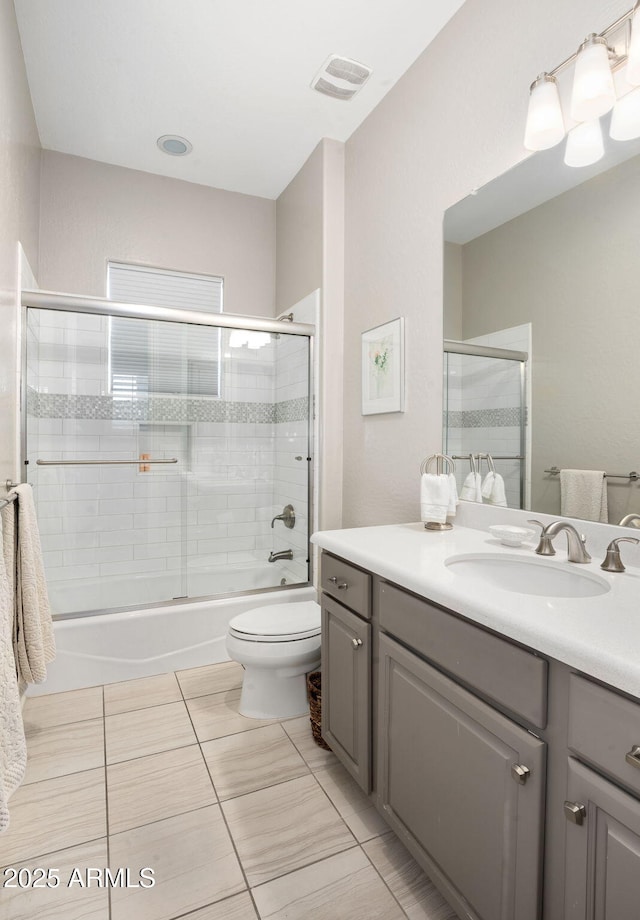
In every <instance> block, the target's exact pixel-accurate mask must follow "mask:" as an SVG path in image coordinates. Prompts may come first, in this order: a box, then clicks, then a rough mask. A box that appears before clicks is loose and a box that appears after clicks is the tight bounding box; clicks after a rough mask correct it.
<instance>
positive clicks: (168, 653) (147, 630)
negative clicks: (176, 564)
mask: <svg viewBox="0 0 640 920" xmlns="http://www.w3.org/2000/svg"><path fill="white" fill-rule="evenodd" d="M315 599H316V592H315V589H314V588H313V587H302V588H290V589H284V590H282V591H268V592H264V593H262V592H259V593H256V594H251V595H246V594H245V595H239V596H237V597H231V598H229V597H226V598H224V597H221V598H217V599H214V600H207V601H193V602H189V603H184V604H172V605H170V606H166V607H164V606H162V607H152V608H149V609H146V610H145V609H141V610H128V611H123V612H121V613H106V614H96V615H94V616H85V617H71V618H69V619H63V620H56V622H55V624H54V631H55V637H56V644H57V650H58V651H57V656H56V659H55V661H53V662H52V663H51V664H50V665H49V666H48V668H47V680H46V682H45V683H43V684H36V685H33V684H31V685H29V690H28V695H29V696H35V695H40V694H43V693H60V692H61V691H64V690H77V689H80V688H81V687H93V686H95V685H96V684H109V683H113V682H115V681H119V680H133V679H135V678H137V677H150V676H152V675H154V674H165V673H167V672H169V671H178V670H182V669H184V668H197V667H200V666H202V665H205V664H214V663H215V662H219V661H228V660H229V656H228V655H227V650H226V646H225V636H226V634H227V628H228V625H229V621H230V619H231V618H232V617H234V616H236V614H238V613H243V612H244V611H245V610H250V609H251V608H252V607H260V606H262V605H268V604H282V603H293V602H294V601H306V600H315Z"/></svg>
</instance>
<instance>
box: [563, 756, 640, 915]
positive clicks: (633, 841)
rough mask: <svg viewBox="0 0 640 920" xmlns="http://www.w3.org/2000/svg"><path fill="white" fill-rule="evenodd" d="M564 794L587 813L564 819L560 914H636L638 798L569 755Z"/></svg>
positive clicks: (639, 890)
mask: <svg viewBox="0 0 640 920" xmlns="http://www.w3.org/2000/svg"><path fill="white" fill-rule="evenodd" d="M568 795H569V799H568V801H569V802H570V803H572V804H577V805H584V809H585V813H586V814H585V817H584V819H583V822H582V824H574V823H573V822H572V821H567V840H566V872H565V909H564V920H632V918H634V917H638V916H640V802H639V801H638V800H637V799H634V798H632V797H631V796H630V795H627V793H626V792H622V790H620V789H618V787H617V786H614V784H613V783H610V782H608V781H607V780H605V779H602V777H600V776H598V775H597V773H594V772H593V771H592V770H589V769H588V768H587V767H584V766H583V765H582V764H580V763H578V762H577V761H575V760H573V759H572V758H570V759H569V783H568Z"/></svg>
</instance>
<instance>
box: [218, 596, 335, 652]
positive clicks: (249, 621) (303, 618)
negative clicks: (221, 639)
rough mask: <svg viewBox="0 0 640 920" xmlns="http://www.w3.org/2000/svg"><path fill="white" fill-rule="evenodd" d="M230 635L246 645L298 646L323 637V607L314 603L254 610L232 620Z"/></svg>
mask: <svg viewBox="0 0 640 920" xmlns="http://www.w3.org/2000/svg"><path fill="white" fill-rule="evenodd" d="M229 634H230V635H232V636H235V637H236V638H237V639H244V640H245V641H246V642H295V641H298V640H301V639H310V638H313V637H314V636H319V635H320V605H319V604H316V602H315V601H301V602H296V603H293V604H273V605H271V606H268V607H254V608H253V609H252V610H246V611H245V612H244V613H240V614H238V616H236V617H233V619H232V620H231V621H230V623H229Z"/></svg>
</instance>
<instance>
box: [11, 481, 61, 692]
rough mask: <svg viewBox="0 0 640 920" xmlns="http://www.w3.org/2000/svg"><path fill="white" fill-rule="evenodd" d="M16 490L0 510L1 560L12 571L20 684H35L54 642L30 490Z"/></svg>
mask: <svg viewBox="0 0 640 920" xmlns="http://www.w3.org/2000/svg"><path fill="white" fill-rule="evenodd" d="M16 492H17V493H18V500H17V501H15V502H13V503H12V504H11V505H8V506H7V507H6V508H5V510H4V512H3V514H4V526H5V539H4V540H3V549H4V560H5V565H6V569H7V572H8V573H15V576H14V591H13V594H14V597H15V616H14V624H13V647H14V656H15V661H16V667H17V669H18V679H19V682H20V684H24V683H28V684H39V683H42V681H43V680H45V679H46V676H47V664H48V663H49V662H50V661H53V659H54V658H55V655H56V646H55V639H54V637H53V623H52V620H51V610H50V607H49V598H48V595H47V583H46V581H45V577H44V564H43V562H42V550H41V547H40V534H39V532H38V523H37V520H36V509H35V505H34V502H33V491H32V489H31V486H30V485H27V484H26V483H24V484H22V485H19V486H17V488H16ZM16 534H17V539H16Z"/></svg>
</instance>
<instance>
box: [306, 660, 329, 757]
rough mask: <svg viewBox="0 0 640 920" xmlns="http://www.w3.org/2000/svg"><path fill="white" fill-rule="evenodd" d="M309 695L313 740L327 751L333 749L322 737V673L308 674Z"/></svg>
mask: <svg viewBox="0 0 640 920" xmlns="http://www.w3.org/2000/svg"><path fill="white" fill-rule="evenodd" d="M307 693H308V695H309V719H310V721H311V733H312V735H313V740H314V741H315V743H316V744H317V745H319V746H320V747H321V748H324V749H325V751H330V750H331V748H330V747H329V745H328V744H327V742H326V741H324V739H323V737H322V734H321V733H322V672H321V671H312V672H311V674H307Z"/></svg>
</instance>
